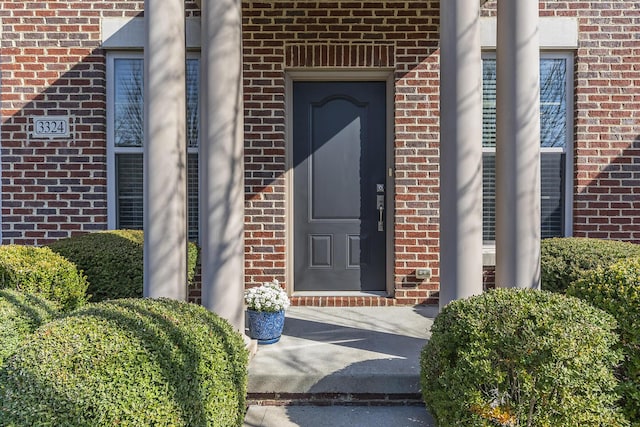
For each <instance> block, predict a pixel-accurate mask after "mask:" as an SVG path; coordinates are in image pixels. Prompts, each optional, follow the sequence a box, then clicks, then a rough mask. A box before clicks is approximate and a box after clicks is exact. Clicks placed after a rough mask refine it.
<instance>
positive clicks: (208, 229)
mask: <svg viewBox="0 0 640 427" xmlns="http://www.w3.org/2000/svg"><path fill="white" fill-rule="evenodd" d="M201 3H202V83H201V85H202V90H201V92H200V93H201V99H202V101H201V106H202V114H201V116H200V125H201V127H200V243H201V246H202V254H201V260H202V303H203V305H204V306H205V307H207V308H208V309H209V310H211V311H213V312H214V313H217V314H218V315H220V316H221V317H224V318H226V319H227V320H229V321H230V322H231V324H232V325H233V326H234V327H235V328H236V329H238V330H240V331H244V309H243V292H244V241H243V237H244V174H243V151H244V149H243V146H244V137H243V122H244V120H243V119H244V111H243V105H242V2H241V0H202V2H201Z"/></svg>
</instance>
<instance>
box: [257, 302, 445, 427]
mask: <svg viewBox="0 0 640 427" xmlns="http://www.w3.org/2000/svg"><path fill="white" fill-rule="evenodd" d="M436 314H437V307H432V306H428V307H424V306H418V307H290V308H289V309H288V310H287V314H286V321H285V330H284V334H283V336H282V338H281V340H280V342H278V343H276V344H272V345H266V346H259V348H258V352H257V354H256V355H255V357H254V358H253V360H252V361H251V363H250V365H249V386H248V391H249V402H250V404H251V405H250V408H249V411H248V412H247V416H246V418H245V426H246V427H253V426H264V427H269V426H278V427H286V426H303V427H316V426H317V427H320V426H349V427H357V426H374V425H375V426H391V427H393V426H433V425H434V423H433V420H432V418H431V417H430V416H429V414H428V413H427V411H426V409H425V408H424V405H423V404H422V403H421V399H420V387H419V382H420V380H419V372H420V363H419V360H420V351H421V349H422V347H423V346H424V344H425V343H426V341H427V339H428V338H429V329H430V327H431V324H432V321H433V318H434V317H435V315H436Z"/></svg>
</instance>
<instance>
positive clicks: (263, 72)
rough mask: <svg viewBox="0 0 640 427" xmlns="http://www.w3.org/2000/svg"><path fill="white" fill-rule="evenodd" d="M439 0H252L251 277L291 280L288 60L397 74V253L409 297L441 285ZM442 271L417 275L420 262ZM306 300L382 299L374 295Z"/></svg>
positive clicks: (415, 299)
mask: <svg viewBox="0 0 640 427" xmlns="http://www.w3.org/2000/svg"><path fill="white" fill-rule="evenodd" d="M438 4H439V3H438V2H437V1H426V2H425V1H400V2H370V1H349V2H320V1H318V2H315V1H312V2H291V1H281V0H273V1H263V2H246V3H245V8H244V23H245V27H244V28H245V33H244V57H245V68H244V71H245V75H244V77H245V109H246V117H245V126H246V134H245V136H246V151H245V155H246V169H247V173H246V179H247V180H246V188H247V193H246V200H247V211H246V213H247V219H246V224H247V232H246V237H247V249H246V274H247V282H248V283H250V284H252V283H260V282H262V281H265V280H271V279H272V278H274V277H275V278H278V279H279V280H280V281H282V282H284V280H285V260H286V248H285V227H286V219H285V178H284V176H285V168H286V165H285V99H284V98H285V69H287V68H289V69H290V68H295V69H314V68H323V67H324V68H330V69H332V70H340V69H351V70H353V69H376V68H377V69H391V70H392V72H393V75H394V80H395V91H394V92H395V93H394V96H395V111H394V115H395V127H394V133H395V142H394V156H395V160H394V161H395V178H396V186H395V194H396V197H395V241H394V251H395V262H394V271H393V277H394V281H395V287H396V299H397V302H399V303H419V302H423V301H432V302H433V301H435V299H433V295H432V293H433V292H434V291H436V290H437V287H438V285H437V284H438V249H439V248H438V247H439V242H438V199H439V196H438V185H439V184H438V138H439V136H438V114H439V113H438V108H439V104H438V85H439V74H438V55H437V54H436V50H437V45H438V21H439V19H438V14H439V10H438ZM425 266H428V267H431V268H432V271H433V277H432V278H431V279H430V280H429V281H421V280H418V279H416V277H415V269H416V268H418V267H425ZM295 302H296V303H297V302H302V303H305V304H319V305H345V304H358V305H382V304H387V303H388V302H387V301H384V300H381V299H376V298H369V299H362V301H358V300H356V299H355V298H351V299H349V298H324V299H321V298H319V297H316V298H311V297H309V298H308V299H303V300H301V301H297V300H296V301H295Z"/></svg>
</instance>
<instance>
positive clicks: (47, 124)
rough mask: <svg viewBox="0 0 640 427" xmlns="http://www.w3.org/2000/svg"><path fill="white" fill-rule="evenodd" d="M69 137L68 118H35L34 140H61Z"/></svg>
mask: <svg viewBox="0 0 640 427" xmlns="http://www.w3.org/2000/svg"><path fill="white" fill-rule="evenodd" d="M67 136H69V117H68V116H42V117H34V118H33V132H32V137H33V138H60V137H67Z"/></svg>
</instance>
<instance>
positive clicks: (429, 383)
mask: <svg viewBox="0 0 640 427" xmlns="http://www.w3.org/2000/svg"><path fill="white" fill-rule="evenodd" d="M614 328H615V320H614V319H613V318H612V317H611V316H610V315H609V314H607V313H605V312H603V311H602V310H599V309H596V308H594V307H592V306H590V305H589V304H587V303H585V302H584V301H581V300H579V299H577V298H573V297H568V296H565V295H561V294H554V293H551V292H545V291H533V290H517V289H498V290H494V291H489V292H487V293H485V294H483V295H480V296H476V297H472V298H469V299H467V300H459V301H454V302H452V303H451V304H449V305H447V306H446V307H445V308H444V309H443V310H442V312H441V313H440V314H439V315H438V316H437V317H436V319H435V321H434V324H433V327H432V328H431V332H432V335H431V339H430V340H429V342H428V343H427V345H426V346H425V347H424V349H423V350H422V354H421V386H422V394H423V398H424V401H425V403H426V404H427V407H428V408H429V409H430V412H431V414H432V415H433V416H434V418H435V419H436V420H437V422H438V425H440V426H478V427H483V426H486V427H488V426H549V427H565V426H576V427H578V426H624V425H628V424H627V422H626V420H625V419H624V417H623V416H622V415H621V414H620V413H619V409H618V408H617V407H616V406H615V401H616V397H617V396H616V394H615V393H614V388H615V386H616V380H615V377H614V375H613V368H614V367H615V366H616V364H617V363H618V361H619V360H620V353H619V352H616V351H615V350H613V349H612V347H613V346H614V345H615V343H616V342H617V335H616V334H615V333H614V332H613V329H614Z"/></svg>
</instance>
